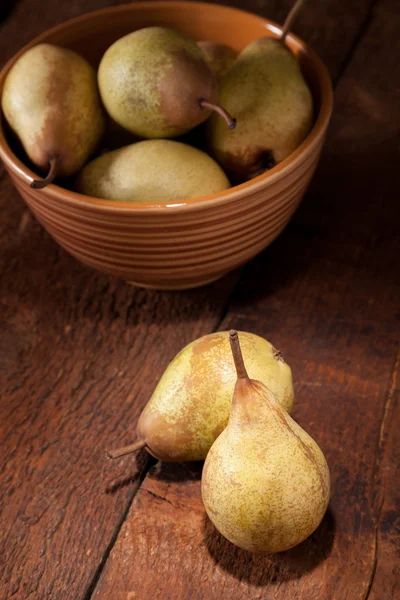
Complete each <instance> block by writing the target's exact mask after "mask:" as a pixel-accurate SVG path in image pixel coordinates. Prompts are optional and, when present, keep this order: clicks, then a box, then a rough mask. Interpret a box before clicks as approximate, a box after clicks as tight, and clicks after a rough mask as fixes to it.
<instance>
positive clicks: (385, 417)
mask: <svg viewBox="0 0 400 600" xmlns="http://www.w3.org/2000/svg"><path fill="white" fill-rule="evenodd" d="M399 371H400V345H399V347H398V350H397V355H396V357H395V360H394V365H393V370H392V374H391V377H390V381H389V385H388V391H387V395H386V402H385V405H384V407H383V411H382V420H381V428H380V432H379V440H378V444H377V449H376V463H375V474H374V479H375V484H374V485H375V487H376V488H377V489H379V492H380V493H379V496H378V498H379V502H378V508H377V517H376V525H375V546H374V558H373V563H372V567H371V576H370V579H369V582H368V586H367V589H366V592H365V596H364V600H368V598H369V596H370V593H371V590H372V586H373V583H374V579H375V575H376V569H377V565H378V551H379V530H380V526H381V519H382V509H383V504H384V500H385V491H386V477H385V474H384V473H382V472H381V471H382V464H383V461H384V458H385V450H386V446H387V440H388V433H387V432H386V426H387V423H388V422H389V423H390V413H391V410H392V409H393V403H394V392H395V390H396V387H397V375H398V373H399ZM380 481H381V482H382V483H381V484H380Z"/></svg>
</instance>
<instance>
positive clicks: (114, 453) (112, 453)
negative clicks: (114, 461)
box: [106, 440, 146, 458]
mask: <svg viewBox="0 0 400 600" xmlns="http://www.w3.org/2000/svg"><path fill="white" fill-rule="evenodd" d="M145 445H146V442H145V441H144V440H138V441H137V442H135V443H134V444H130V446H123V447H122V448H117V449H116V450H106V454H107V457H108V458H119V457H120V456H125V454H131V453H132V452H137V450H141V448H144V447H145Z"/></svg>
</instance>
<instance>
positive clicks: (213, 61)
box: [197, 40, 238, 81]
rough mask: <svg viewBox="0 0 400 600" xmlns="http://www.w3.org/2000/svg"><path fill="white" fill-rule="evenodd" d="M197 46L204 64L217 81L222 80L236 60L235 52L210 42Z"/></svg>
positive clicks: (203, 42)
mask: <svg viewBox="0 0 400 600" xmlns="http://www.w3.org/2000/svg"><path fill="white" fill-rule="evenodd" d="M197 45H198V46H199V47H200V48H201V49H202V51H203V54H204V57H205V59H206V62H207V64H208V66H209V67H210V69H211V71H212V72H213V73H214V75H215V77H216V78H217V81H219V80H220V79H222V77H223V76H224V75H226V73H227V72H228V71H229V69H230V68H231V66H232V65H233V63H234V62H235V60H236V57H237V55H238V53H237V52H236V50H234V49H233V48H231V47H230V46H227V45H226V44H221V43H219V42H212V41H210V40H205V41H201V42H197Z"/></svg>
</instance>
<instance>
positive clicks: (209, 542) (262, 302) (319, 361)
mask: <svg viewBox="0 0 400 600" xmlns="http://www.w3.org/2000/svg"><path fill="white" fill-rule="evenodd" d="M399 25H400V20H399V16H398V14H397V9H396V3H395V2H394V1H393V0H387V1H385V2H382V3H381V4H380V5H379V6H378V8H377V9H376V11H375V14H374V19H373V20H372V23H371V24H370V26H369V28H368V30H367V32H366V35H365V37H364V38H363V40H362V42H361V43H360V45H359V47H358V49H357V51H356V53H355V56H354V58H353V60H352V61H351V63H350V65H349V68H348V69H347V71H346V73H345V77H344V78H343V80H342V81H341V83H340V85H339V87H338V90H337V94H336V116H335V118H334V120H333V123H332V128H331V135H330V139H329V140H328V142H327V148H326V152H325V156H324V158H323V161H322V164H321V167H320V169H319V171H318V173H317V175H316V177H315V180H314V182H313V185H312V188H311V190H310V193H309V194H308V196H307V198H306V201H305V202H304V205H303V207H302V209H301V210H300V211H299V213H298V214H297V216H296V217H295V219H294V221H293V223H292V225H290V226H289V227H288V229H287V230H286V232H285V233H284V234H283V235H282V236H281V237H280V238H279V240H277V242H275V243H274V244H273V246H271V247H270V248H269V249H267V250H266V251H265V252H264V253H263V254H262V255H261V256H260V257H258V258H257V259H256V260H255V261H253V263H252V264H251V265H249V267H248V268H246V269H245V274H244V277H242V278H241V282H240V286H239V290H238V292H237V293H235V295H234V299H233V302H232V303H231V305H230V307H229V310H228V314H227V317H226V318H225V320H224V322H223V323H222V324H221V328H222V329H228V328H229V327H231V326H234V327H236V328H238V329H247V330H250V331H255V332H257V333H259V334H261V335H265V336H266V337H268V338H269V339H271V340H272V341H273V342H274V344H275V345H277V346H278V347H279V348H280V349H281V350H283V353H284V355H286V358H287V360H288V362H289V363H290V364H291V366H292V368H293V373H294V377H295V382H296V393H297V403H296V407H295V413H294V416H295V418H296V419H297V420H298V421H299V422H300V423H301V424H302V425H303V426H304V427H305V429H306V430H308V431H309V432H310V433H311V434H312V435H313V437H314V438H315V439H316V440H317V441H318V443H320V445H321V447H322V448H323V450H324V452H325V454H326V457H327V460H328V463H329V464H330V468H331V474H332V500H331V503H330V509H329V511H328V513H327V516H326V518H325V519H324V521H323V523H322V525H321V527H320V528H319V529H318V530H317V532H316V533H315V534H314V535H313V536H311V538H310V539H309V540H307V541H306V542H304V543H303V544H301V545H300V546H299V547H297V548H295V549H293V550H291V551H289V552H286V553H282V554H280V555H275V556H271V557H263V556H258V555H253V554H250V553H246V552H242V551H241V550H239V549H237V548H235V547H233V546H232V545H231V544H230V543H229V542H227V541H226V540H225V539H224V538H222V537H221V536H220V535H219V534H218V533H217V532H216V531H215V529H214V528H213V526H212V525H211V524H210V522H209V521H208V519H207V518H206V517H205V514H204V509H203V507H202V503H201V498H200V485H199V479H200V474H201V466H199V465H194V466H193V465H180V466H175V465H158V466H156V467H154V468H153V469H152V471H151V472H150V473H149V474H148V476H147V477H146V479H145V480H144V482H143V484H142V486H141V488H140V490H139V492H138V494H137V496H136V497H135V500H134V502H133V505H132V507H131V510H130V512H129V515H128V517H127V520H126V522H125V523H124V525H123V527H122V530H121V533H120V535H119V537H118V540H117V542H116V544H115V546H114V548H113V550H112V552H111V554H110V558H109V560H108V562H107V564H106V566H105V569H104V571H103V573H102V575H101V578H100V580H99V583H98V586H97V588H96V590H95V593H94V596H93V597H94V598H96V600H107V599H111V598H112V599H113V600H120V599H122V598H124V599H125V598H127V599H130V600H132V599H134V598H140V599H141V600H145V599H147V598H152V599H153V598H154V599H158V598H159V599H163V600H167V599H174V600H184V599H185V600H186V599H189V598H190V599H191V600H200V599H203V598H210V599H212V600H219V599H222V598H235V600H242V599H243V600H244V599H250V598H251V599H253V598H263V599H269V598H271V599H272V598H274V599H277V600H280V599H285V600H290V599H292V598H293V599H294V598H307V600H314V599H315V600H317V599H318V600H320V599H321V598H324V600H330V599H332V600H334V599H335V600H336V599H337V598H340V599H341V600H365V599H366V598H367V597H368V596H369V595H370V597H371V598H376V599H378V598H379V599H381V598H382V599H383V598H385V600H391V599H393V600H394V599H395V598H397V595H396V594H397V591H396V590H397V587H396V586H398V558H397V556H396V554H395V552H396V548H397V549H398V548H399V545H400V532H399V529H398V526H397V524H398V514H397V512H398V498H399V497H398V489H397V488H396V486H397V483H398V478H396V474H397V473H398V461H397V463H396V458H397V457H398V450H397V448H396V441H395V437H394V432H395V431H397V430H398V426H399V413H398V410H397V411H395V408H394V404H393V408H391V407H392V403H393V402H394V396H393V394H394V390H395V385H394V383H393V382H394V379H393V366H394V362H395V357H396V354H397V345H398V339H399V320H398V317H399V314H398V298H399V296H400V285H399V281H398V278H397V279H396V278H395V277H394V274H395V273H398V257H399V256H400V240H399V237H398V201H397V194H395V193H394V192H393V191H392V190H395V189H397V187H396V182H397V178H398V175H397V156H398V133H399V126H398V123H399V122H400V107H399V104H398V102H397V98H396V97H395V94H393V81H397V80H398V79H399V75H400V70H399V63H398V56H399V50H400V46H399V39H398V28H399ZM390 399H391V400H390ZM394 419H396V420H395V421H394ZM389 428H390V431H391V432H392V433H391V436H389V434H388V433H386V432H388V431H389ZM388 440H389V441H388ZM384 474H385V477H383V475H384ZM383 479H384V481H385V486H384V487H383V486H382V483H381V482H382V480H383ZM382 502H383V504H382ZM396 511H397V512H396ZM381 552H382V554H381ZM146 572H147V573H149V574H151V576H147V577H144V576H143V573H146ZM374 577H375V578H376V579H375V582H374ZM383 591H384V592H383Z"/></svg>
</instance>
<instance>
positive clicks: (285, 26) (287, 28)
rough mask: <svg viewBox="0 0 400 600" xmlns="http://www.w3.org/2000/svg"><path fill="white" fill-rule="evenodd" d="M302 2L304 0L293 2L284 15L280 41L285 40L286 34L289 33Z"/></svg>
mask: <svg viewBox="0 0 400 600" xmlns="http://www.w3.org/2000/svg"><path fill="white" fill-rule="evenodd" d="M304 2H305V0H297V2H295V3H294V5H293V6H292V9H291V10H290V11H289V14H288V16H287V17H286V19H285V22H284V24H283V27H282V33H281V37H280V40H281V42H284V41H285V39H286V36H287V34H288V33H289V31H290V30H291V28H292V26H293V23H294V21H295V19H296V17H297V15H298V13H299V12H300V10H301V8H302V7H303V4H304Z"/></svg>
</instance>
